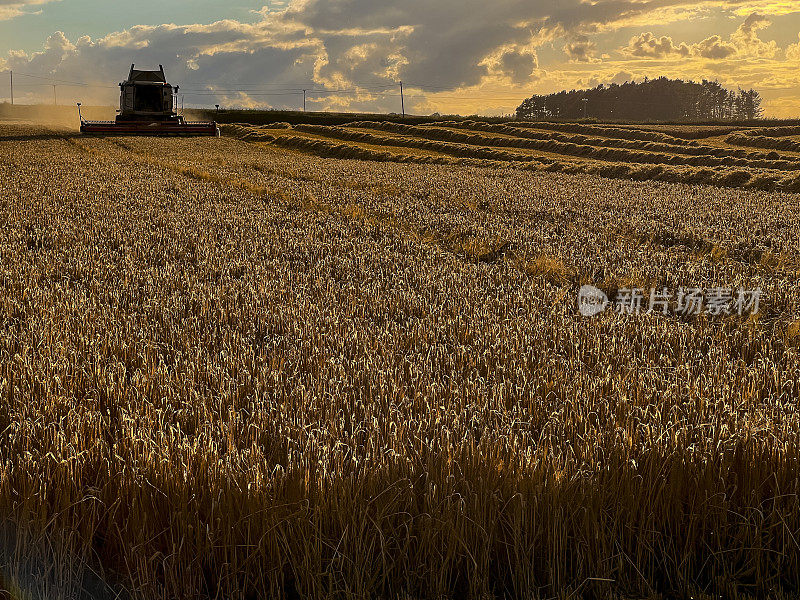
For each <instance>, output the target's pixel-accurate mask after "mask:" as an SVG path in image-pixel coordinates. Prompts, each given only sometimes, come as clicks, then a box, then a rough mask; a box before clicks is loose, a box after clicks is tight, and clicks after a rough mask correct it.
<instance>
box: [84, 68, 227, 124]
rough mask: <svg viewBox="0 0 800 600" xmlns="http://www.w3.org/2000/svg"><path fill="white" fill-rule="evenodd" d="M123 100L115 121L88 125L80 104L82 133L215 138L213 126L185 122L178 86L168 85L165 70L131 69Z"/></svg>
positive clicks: (120, 102)
mask: <svg viewBox="0 0 800 600" xmlns="http://www.w3.org/2000/svg"><path fill="white" fill-rule="evenodd" d="M119 87H120V99H119V110H118V111H117V113H118V114H117V118H116V120H114V121H85V120H84V119H83V116H82V115H81V112H80V107H81V105H80V104H78V116H79V117H80V119H81V132H82V133H90V134H94V135H190V136H193V135H215V136H219V127H217V124H216V123H214V122H191V121H186V120H184V118H183V115H179V114H178V112H177V110H176V105H177V102H176V96H177V94H178V89H179V88H178V86H172V85H170V84H169V83H167V77H166V75H165V74H164V67H163V66H161V65H159V68H158V71H143V70H140V69H136V65H131V71H130V74H129V75H128V79H127V80H125V81H123V82H122V83H120V84H119Z"/></svg>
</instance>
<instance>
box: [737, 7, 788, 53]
mask: <svg viewBox="0 0 800 600" xmlns="http://www.w3.org/2000/svg"><path fill="white" fill-rule="evenodd" d="M770 25H772V21H770V20H769V19H768V18H767V17H765V16H763V15H760V14H758V13H753V14H751V15H750V16H749V17H747V19H746V20H745V22H744V23H742V24H741V25H740V26H739V28H738V29H737V30H736V31H735V32H734V33H733V34H731V42H732V43H733V44H735V45H736V47H737V48H738V49H739V51H740V53H742V54H746V55H748V56H755V57H766V58H773V57H774V56H775V55H776V54H777V53H778V44H777V43H776V42H775V41H771V42H764V41H762V40H761V39H759V37H758V32H759V31H760V30H762V29H766V28H767V27H769V26H770Z"/></svg>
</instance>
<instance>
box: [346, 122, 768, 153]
mask: <svg viewBox="0 0 800 600" xmlns="http://www.w3.org/2000/svg"><path fill="white" fill-rule="evenodd" d="M352 126H353V127H361V126H363V125H362V124H361V123H357V124H355V123H354V124H353V125H352ZM447 128H448V129H459V130H460V129H467V130H477V131H488V132H491V133H493V134H495V135H499V134H504V135H507V136H511V137H518V138H525V139H535V140H555V141H558V142H564V143H572V144H579V145H587V146H595V147H599V148H624V149H629V150H643V151H647V152H663V153H666V154H685V155H687V156H714V157H716V158H745V159H748V160H775V159H776V156H773V155H770V154H769V153H766V152H752V151H747V150H737V149H733V148H725V147H724V146H705V145H703V146H681V145H675V144H664V143H658V142H646V141H643V140H619V139H613V138H597V137H588V136H585V135H580V134H572V135H569V134H562V133H558V132H539V131H536V130H533V129H529V128H523V127H513V126H510V125H495V124H491V123H476V122H470V121H467V122H465V123H457V124H449V125H447Z"/></svg>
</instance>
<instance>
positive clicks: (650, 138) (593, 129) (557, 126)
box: [514, 121, 697, 146]
mask: <svg viewBox="0 0 800 600" xmlns="http://www.w3.org/2000/svg"><path fill="white" fill-rule="evenodd" d="M514 125H515V126H517V127H530V128H532V129H546V130H550V131H563V132H566V133H582V134H585V135H596V136H600V137H608V138H617V139H621V140H644V141H647V142H661V143H664V144H676V145H680V146H695V145H697V142H696V141H694V140H684V139H681V138H678V137H675V136H672V135H667V134H665V133H657V132H654V131H637V130H634V129H627V128H625V127H612V126H605V125H582V124H580V123H546V122H539V121H515V122H514Z"/></svg>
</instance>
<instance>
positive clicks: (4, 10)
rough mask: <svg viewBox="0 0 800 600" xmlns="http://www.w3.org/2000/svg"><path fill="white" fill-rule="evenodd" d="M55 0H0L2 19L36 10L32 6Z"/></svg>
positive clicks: (0, 16)
mask: <svg viewBox="0 0 800 600" xmlns="http://www.w3.org/2000/svg"><path fill="white" fill-rule="evenodd" d="M52 1H54V0H0V21H7V20H9V19H13V18H14V17H18V16H20V15H24V14H29V13H31V12H34V11H32V10H31V8H32V7H34V6H38V5H41V4H47V3H48V2H52Z"/></svg>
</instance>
